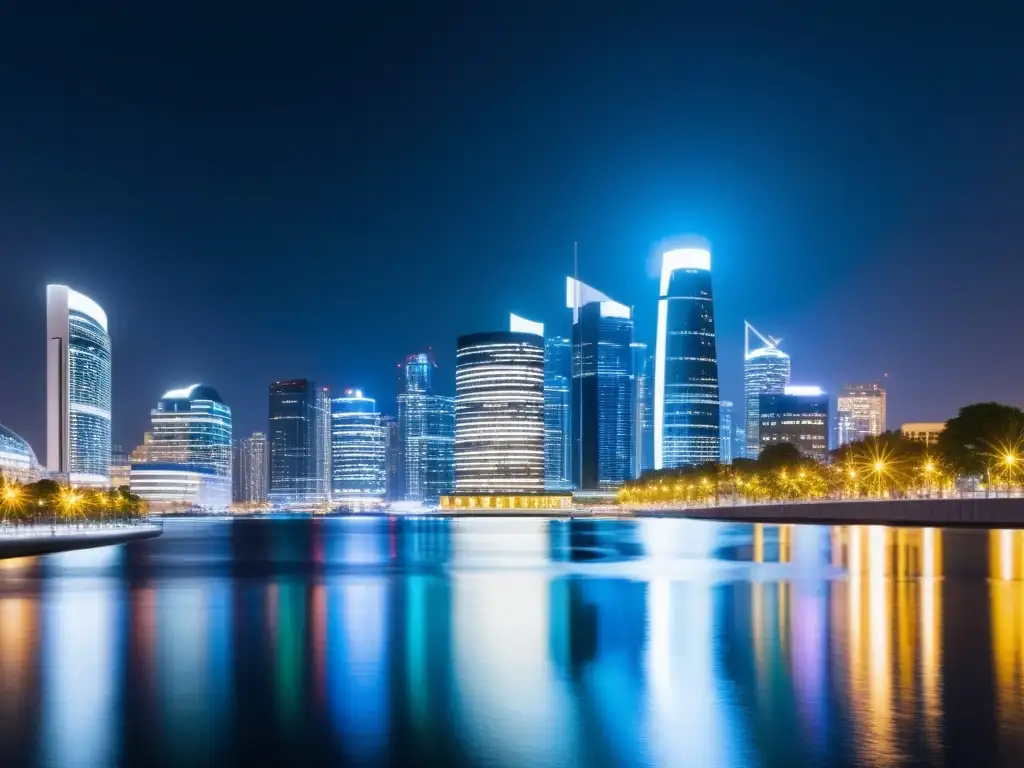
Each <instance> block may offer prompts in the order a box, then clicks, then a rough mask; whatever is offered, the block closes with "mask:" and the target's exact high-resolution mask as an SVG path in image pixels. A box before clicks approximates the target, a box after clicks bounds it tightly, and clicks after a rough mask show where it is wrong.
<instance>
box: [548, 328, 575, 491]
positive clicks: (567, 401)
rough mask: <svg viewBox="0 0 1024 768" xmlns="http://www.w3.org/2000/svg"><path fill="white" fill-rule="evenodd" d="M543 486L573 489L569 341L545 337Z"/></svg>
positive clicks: (556, 488)
mask: <svg viewBox="0 0 1024 768" xmlns="http://www.w3.org/2000/svg"><path fill="white" fill-rule="evenodd" d="M544 486H545V488H547V489H548V490H549V491H565V490H569V489H571V488H572V342H571V341H569V339H567V338H565V337H564V336H552V337H550V338H547V339H544Z"/></svg>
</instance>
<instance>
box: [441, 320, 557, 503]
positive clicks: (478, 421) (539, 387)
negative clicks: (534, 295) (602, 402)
mask: <svg viewBox="0 0 1024 768" xmlns="http://www.w3.org/2000/svg"><path fill="white" fill-rule="evenodd" d="M543 490H544V339H543V338H542V337H541V336H537V335H535V334H531V333H519V332H511V331H492V332H488V333H475V334H470V335H467V336H460V337H459V340H458V347H457V352H456V367H455V491H456V493H474V494H492V493H503V494H508V493H511V494H523V493H539V492H542V491H543Z"/></svg>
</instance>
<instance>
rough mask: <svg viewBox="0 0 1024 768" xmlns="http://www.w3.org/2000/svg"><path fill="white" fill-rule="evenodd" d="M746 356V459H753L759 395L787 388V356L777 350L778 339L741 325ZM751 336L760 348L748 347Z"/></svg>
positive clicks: (757, 448)
mask: <svg viewBox="0 0 1024 768" xmlns="http://www.w3.org/2000/svg"><path fill="white" fill-rule="evenodd" d="M743 326H744V328H743V336H744V346H745V352H744V355H743V396H744V406H745V410H746V413H745V414H744V424H745V426H746V451H745V455H746V458H748V459H756V458H757V457H758V454H760V452H761V439H760V434H759V430H760V428H761V418H760V416H759V414H758V404H759V402H760V401H759V399H758V398H759V397H760V396H761V395H779V394H782V393H783V392H784V391H785V389H786V387H787V386H788V385H789V375H790V363H789V355H787V354H786V353H785V352H783V351H782V350H781V349H779V343H780V342H781V341H782V340H781V339H776V338H774V337H772V336H764V335H762V334H761V332H760V331H758V330H757V329H756V328H755V327H754V326H752V325H751V324H750V323H748V322H746V321H744V322H743ZM751 334H753V336H754V337H756V339H757V340H759V341H760V342H761V343H760V346H753V347H751V344H750V341H751V339H750V337H751Z"/></svg>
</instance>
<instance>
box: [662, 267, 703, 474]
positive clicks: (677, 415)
mask: <svg viewBox="0 0 1024 768" xmlns="http://www.w3.org/2000/svg"><path fill="white" fill-rule="evenodd" d="M718 428H719V425H718V356H717V353H716V351H715V312H714V304H713V298H712V293H711V252H710V251H708V250H707V249H705V248H679V249H675V250H671V251H666V252H665V254H664V255H663V256H662V262H661V286H660V291H659V299H658V327H657V343H656V352H655V369H654V467H655V469H662V468H665V467H679V466H685V465H696V464H703V463H705V462H709V461H718V451H719V441H718Z"/></svg>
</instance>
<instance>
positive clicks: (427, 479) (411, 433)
mask: <svg viewBox="0 0 1024 768" xmlns="http://www.w3.org/2000/svg"><path fill="white" fill-rule="evenodd" d="M435 368H436V365H435V364H434V362H433V360H431V359H430V357H429V356H428V355H426V354H418V355H410V356H409V357H407V358H406V359H405V363H404V365H403V366H400V373H399V394H398V430H399V441H400V442H401V446H402V455H401V459H400V461H401V469H400V475H401V477H402V479H403V485H404V488H403V493H402V495H403V497H404V498H405V499H408V500H411V501H425V502H431V503H432V502H436V501H437V500H438V499H439V498H440V497H441V496H442V495H444V494H447V493H451V492H452V489H453V487H454V485H455V401H454V399H453V398H451V397H444V396H442V395H438V394H436V393H435V392H434V369H435Z"/></svg>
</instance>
